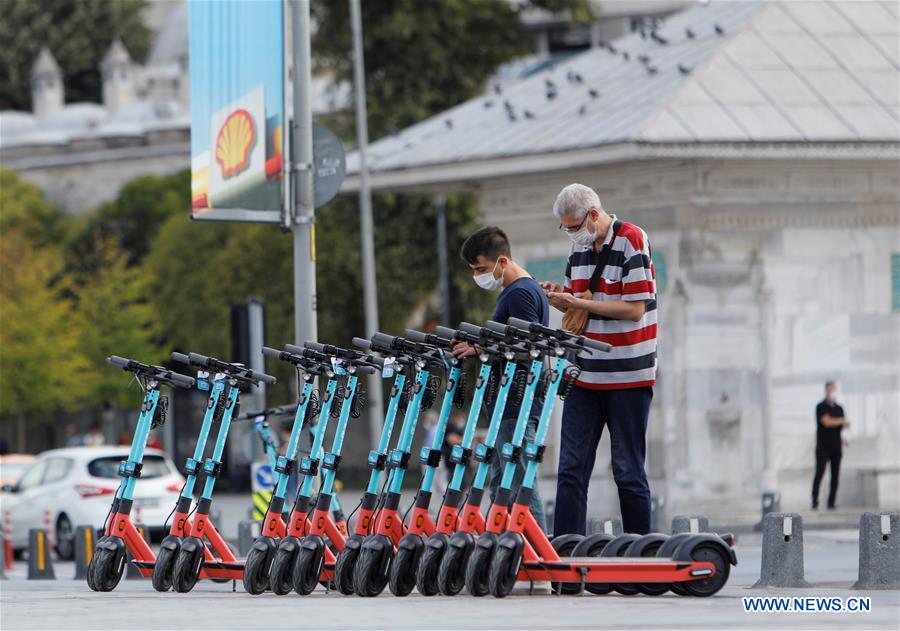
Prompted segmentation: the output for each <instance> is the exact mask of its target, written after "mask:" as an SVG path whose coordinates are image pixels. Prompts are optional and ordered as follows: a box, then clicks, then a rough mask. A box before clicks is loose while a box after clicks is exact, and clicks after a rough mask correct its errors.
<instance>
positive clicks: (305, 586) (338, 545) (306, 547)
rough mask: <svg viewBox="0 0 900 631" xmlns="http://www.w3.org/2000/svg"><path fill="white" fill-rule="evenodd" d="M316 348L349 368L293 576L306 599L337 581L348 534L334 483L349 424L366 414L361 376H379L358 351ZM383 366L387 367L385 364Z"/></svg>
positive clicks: (307, 485) (303, 491) (306, 484)
mask: <svg viewBox="0 0 900 631" xmlns="http://www.w3.org/2000/svg"><path fill="white" fill-rule="evenodd" d="M309 346H312V345H309ZM313 348H314V349H315V350H318V351H320V352H323V353H324V354H327V355H330V356H333V357H336V358H339V359H342V360H344V362H345V365H346V367H347V379H346V382H345V383H344V387H343V388H344V389H343V393H342V399H343V401H342V404H341V411H340V416H339V417H338V425H337V428H336V430H335V435H334V440H333V442H332V446H331V451H330V452H328V453H325V454H324V455H323V457H322V464H321V468H322V469H323V470H324V472H325V476H324V479H323V481H322V484H321V486H320V488H319V492H318V496H317V498H316V501H315V503H314V505H315V509H314V510H313V512H312V516H311V518H310V520H309V522H310V526H309V529H308V532H307V534H306V535H305V536H304V537H303V538H302V539H301V540H300V545H299V552H298V554H297V557H296V560H295V561H294V567H293V570H292V572H291V582H292V584H293V587H294V591H296V592H297V593H298V594H300V595H302V596H305V595H307V594H310V593H312V591H313V590H314V589H315V587H316V585H317V584H318V583H319V582H320V581H321V582H323V583H324V584H325V585H326V587H328V585H329V583H330V581H331V579H332V578H333V570H334V563H335V560H336V558H335V551H336V552H337V554H340V552H341V551H342V550H343V549H344V542H345V540H346V534H345V532H341V531H340V530H339V529H338V528H337V525H336V524H335V523H334V521H333V520H332V518H331V515H329V512H328V511H329V507H330V506H331V504H332V502H333V499H334V494H333V491H334V480H335V476H336V475H337V471H338V468H339V467H340V462H341V449H342V447H343V444H344V433H345V432H346V429H347V421H348V420H349V418H350V416H353V417H354V418H358V417H359V416H360V413H361V411H362V404H361V402H359V405H354V404H355V403H358V401H357V400H356V399H357V385H358V374H359V373H363V374H365V373H368V374H372V373H374V372H375V369H374V367H373V366H372V365H371V363H373V362H374V358H371V357H364V356H363V357H360V356H359V355H358V354H356V352H355V351H348V350H345V349H340V348H337V347H334V346H331V345H316V346H313ZM379 363H381V364H382V366H383V362H379ZM313 477H314V475H309V476H307V478H306V479H305V480H304V487H305V488H303V489H301V492H300V497H301V498H306V497H308V496H309V492H310V491H311V490H312V489H311V487H312V480H313ZM303 501H305V500H303ZM326 540H327V542H328V543H330V544H331V545H332V546H333V547H334V550H332V549H331V548H330V547H328V546H327V545H326Z"/></svg>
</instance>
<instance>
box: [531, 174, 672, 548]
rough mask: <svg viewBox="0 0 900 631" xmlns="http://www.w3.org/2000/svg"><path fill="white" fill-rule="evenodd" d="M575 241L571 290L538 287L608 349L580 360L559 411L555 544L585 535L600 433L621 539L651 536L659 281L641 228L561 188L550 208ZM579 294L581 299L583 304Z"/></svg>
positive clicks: (592, 196) (582, 191)
mask: <svg viewBox="0 0 900 631" xmlns="http://www.w3.org/2000/svg"><path fill="white" fill-rule="evenodd" d="M553 212H554V214H555V215H556V216H557V217H558V219H559V222H560V229H561V230H563V231H564V232H566V233H567V234H568V236H569V238H570V239H571V240H572V242H573V245H572V251H571V253H570V254H569V262H568V265H567V266H566V278H565V285H564V286H563V287H560V286H559V285H558V284H556V283H542V287H543V288H544V289H545V290H546V291H547V296H548V298H549V301H550V304H551V305H552V306H554V307H555V308H557V309H559V310H560V311H567V310H568V309H571V308H576V309H584V310H586V311H587V312H588V319H587V324H586V326H585V330H584V335H586V336H587V337H589V338H592V339H595V340H600V341H602V342H607V343H609V344H612V346H613V349H612V351H611V352H609V353H598V352H583V353H581V354H580V355H579V357H578V365H579V366H580V367H581V369H582V370H581V374H580V375H579V377H578V381H577V382H576V384H575V387H574V388H572V391H571V392H570V393H569V395H568V396H567V397H566V402H565V405H564V406H563V416H562V427H561V435H560V448H559V470H558V475H557V486H556V511H555V512H554V524H553V534H554V535H555V536H559V535H562V534H566V533H581V534H584V532H585V528H586V518H587V492H588V484H589V483H590V480H591V472H592V471H593V468H594V460H595V459H596V457H597V445H598V443H599V442H600V436H601V434H602V433H603V427H604V425H605V426H606V427H607V428H609V438H610V445H611V451H612V470H613V478H614V479H615V481H616V486H617V487H618V489H619V506H620V508H621V510H622V526H623V527H624V529H625V532H628V533H636V534H645V533H647V532H649V530H650V486H649V484H648V483H647V474H646V472H645V470H644V458H645V455H646V434H647V421H648V417H649V414H650V402H651V401H652V400H653V385H654V384H655V383H656V281H655V278H654V273H653V264H652V263H651V261H650V242H649V240H648V238H647V234H646V233H645V232H644V231H643V230H641V229H640V228H639V227H638V226H636V225H634V224H631V223H628V222H625V221H620V220H618V219H617V218H616V216H615V215H609V214H607V213H606V212H605V211H604V210H603V207H602V206H601V205H600V198H599V197H598V196H597V193H596V192H594V191H593V190H592V189H590V188H589V187H587V186H584V185H582V184H570V185H569V186H567V187H565V188H564V189H563V190H562V191H561V192H560V193H559V196H558V197H557V198H556V202H555V203H554V204H553ZM576 294H580V295H581V297H579V296H577V295H576Z"/></svg>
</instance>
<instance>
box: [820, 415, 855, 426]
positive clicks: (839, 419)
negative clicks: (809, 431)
mask: <svg viewBox="0 0 900 631" xmlns="http://www.w3.org/2000/svg"><path fill="white" fill-rule="evenodd" d="M819 422H820V423H821V424H822V425H823V426H824V427H848V426H849V425H850V421H848V420H847V419H846V418H844V417H843V416H831V415H830V414H823V415H822V416H820V417H819Z"/></svg>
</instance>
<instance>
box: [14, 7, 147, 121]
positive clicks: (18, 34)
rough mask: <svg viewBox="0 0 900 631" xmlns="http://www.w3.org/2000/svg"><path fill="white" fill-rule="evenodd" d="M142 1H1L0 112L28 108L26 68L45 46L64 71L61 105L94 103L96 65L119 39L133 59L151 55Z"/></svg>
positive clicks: (98, 90)
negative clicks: (64, 102) (63, 99)
mask: <svg viewBox="0 0 900 631" xmlns="http://www.w3.org/2000/svg"><path fill="white" fill-rule="evenodd" d="M145 5H146V2H145V1H144V0H3V3H2V7H0V8H2V19H0V41H2V42H3V46H2V47H0V110H5V109H17V110H29V109H31V67H32V66H33V65H34V61H35V59H37V55H38V52H39V51H40V49H41V47H42V46H47V47H48V48H49V49H50V52H51V53H53V56H54V57H55V58H56V61H57V63H59V66H60V68H61V69H62V72H63V81H64V82H65V88H66V100H67V101H68V102H70V103H74V102H78V101H91V102H99V101H100V97H101V82H100V69H99V68H100V62H101V60H102V59H103V56H104V55H105V54H106V51H107V50H108V49H109V46H110V44H112V42H113V40H114V39H116V38H118V39H121V40H122V42H123V43H124V44H125V48H127V49H128V52H129V53H130V54H131V57H132V59H134V60H135V61H138V62H141V61H143V60H144V58H145V57H146V55H147V53H148V52H149V50H150V44H151V33H150V31H149V29H148V28H147V27H146V25H145V24H144V23H143V21H142V18H141V11H142V10H143V8H144V6H145Z"/></svg>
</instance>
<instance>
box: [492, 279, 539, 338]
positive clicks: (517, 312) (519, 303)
mask: <svg viewBox="0 0 900 631" xmlns="http://www.w3.org/2000/svg"><path fill="white" fill-rule="evenodd" d="M510 318H519V319H521V320H527V321H528V322H540V323H541V324H543V325H544V326H547V324H548V323H549V318H550V304H549V303H548V302H547V296H546V295H545V294H544V290H543V289H541V286H540V285H539V284H538V282H537V281H536V280H534V279H533V278H531V277H530V276H527V277H525V278H520V279H518V280H514V281H513V282H512V283H510V284H509V286H508V287H506V288H505V289H504V290H503V291H501V292H500V297H499V298H498V299H497V308H496V309H494V317H493V318H491V319H492V320H494V321H495V322H499V323H501V324H506V321H507V320H509V319H510Z"/></svg>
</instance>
